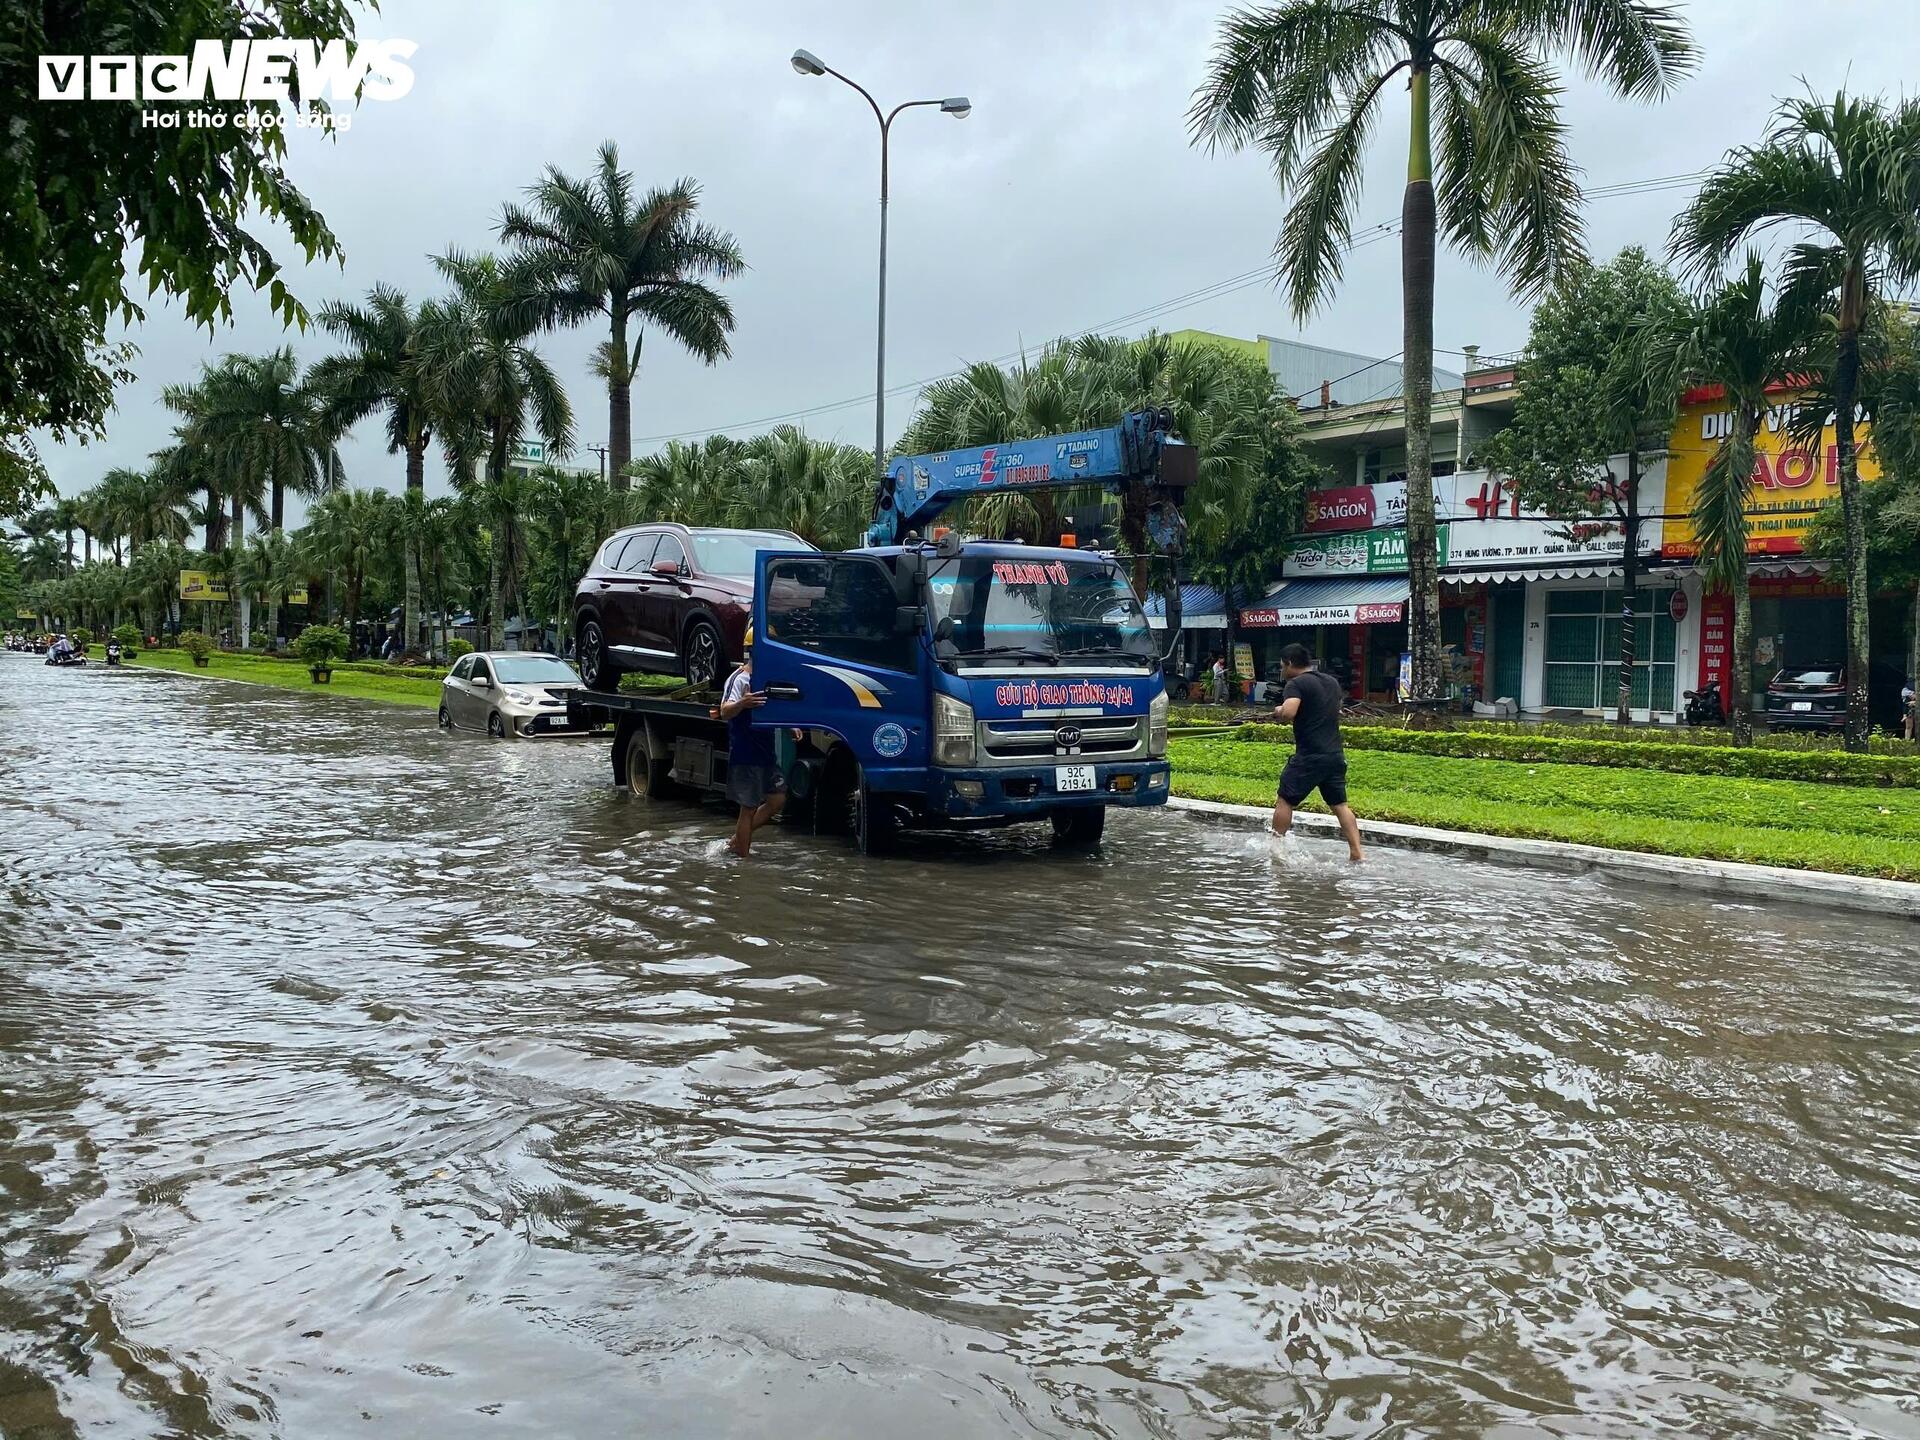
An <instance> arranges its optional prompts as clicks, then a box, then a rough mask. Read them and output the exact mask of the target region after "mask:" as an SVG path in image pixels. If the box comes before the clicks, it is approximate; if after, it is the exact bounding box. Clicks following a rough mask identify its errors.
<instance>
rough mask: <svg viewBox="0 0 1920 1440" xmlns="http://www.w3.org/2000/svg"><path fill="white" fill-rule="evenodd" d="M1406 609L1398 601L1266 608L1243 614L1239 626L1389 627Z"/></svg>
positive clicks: (1245, 611) (1272, 627)
mask: <svg viewBox="0 0 1920 1440" xmlns="http://www.w3.org/2000/svg"><path fill="white" fill-rule="evenodd" d="M1404 608H1405V606H1404V604H1403V603H1402V602H1400V601H1397V600H1396V601H1391V602H1386V603H1381V602H1375V603H1373V604H1369V605H1296V606H1291V607H1289V606H1284V605H1265V606H1262V607H1260V608H1259V609H1256V610H1242V611H1241V612H1240V623H1241V624H1242V625H1244V626H1246V627H1247V628H1248V629H1249V630H1271V629H1275V628H1277V627H1279V626H1282V625H1390V624H1392V623H1393V622H1394V621H1396V620H1398V619H1399V618H1400V613H1401V611H1402V610H1403V609H1404Z"/></svg>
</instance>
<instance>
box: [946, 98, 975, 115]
mask: <svg viewBox="0 0 1920 1440" xmlns="http://www.w3.org/2000/svg"><path fill="white" fill-rule="evenodd" d="M972 109H973V102H972V101H971V100H969V99H967V97H966V96H964V95H955V96H954V97H953V98H952V99H950V100H942V101H941V102H940V113H941V114H942V115H951V116H953V118H954V119H956V120H964V119H966V118H967V115H968V113H969V112H970V111H972Z"/></svg>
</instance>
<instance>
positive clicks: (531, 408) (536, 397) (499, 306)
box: [419, 250, 573, 648]
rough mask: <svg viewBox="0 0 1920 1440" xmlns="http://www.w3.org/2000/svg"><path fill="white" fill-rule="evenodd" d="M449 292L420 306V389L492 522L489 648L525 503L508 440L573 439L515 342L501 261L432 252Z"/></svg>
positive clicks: (547, 386) (461, 481)
mask: <svg viewBox="0 0 1920 1440" xmlns="http://www.w3.org/2000/svg"><path fill="white" fill-rule="evenodd" d="M434 263H435V264H436V265H438V266H439V267H440V270H441V273H442V274H444V275H446V276H447V278H448V279H450V280H452V281H453V284H454V293H453V294H452V295H451V296H448V297H446V298H445V299H442V300H434V301H430V302H428V303H427V304H426V305H425V306H423V307H422V308H421V315H420V341H419V357H420V364H421V365H422V367H423V369H424V371H425V373H426V376H427V389H428V394H429V395H431V396H432V397H433V403H434V405H435V407H436V409H437V410H438V412H439V413H440V414H442V415H445V416H448V417H464V418H463V419H458V420H450V423H449V427H448V429H447V430H446V431H445V432H444V433H443V435H442V440H443V444H444V446H445V448H446V449H447V450H448V469H449V471H450V472H451V473H452V474H453V476H454V478H455V484H456V486H464V487H472V486H474V484H475V482H474V481H473V479H472V477H473V475H474V474H475V471H476V469H478V470H479V471H480V472H481V474H482V476H483V478H482V479H481V480H480V481H479V482H478V486H479V489H480V491H481V492H482V493H483V495H484V498H485V503H486V504H487V506H488V507H489V512H490V518H491V520H492V522H493V529H494V542H495V544H494V549H495V554H494V559H495V565H494V583H493V586H492V600H493V610H492V614H491V615H490V617H489V622H488V623H489V627H490V628H489V638H488V645H489V646H490V647H493V648H497V647H498V645H499V644H500V643H502V642H503V640H504V632H503V630H502V628H501V627H502V624H503V620H504V616H503V615H502V613H501V608H502V605H503V603H504V599H505V596H506V595H507V594H508V593H510V592H512V591H513V590H514V588H515V587H514V582H515V580H516V578H517V575H518V571H517V568H516V566H517V564H518V561H519V559H520V557H522V556H523V555H524V553H525V541H524V537H522V536H521V535H520V534H519V528H520V523H521V518H520V517H521V515H522V514H523V513H524V506H522V505H520V504H519V503H518V500H519V496H518V493H517V492H518V489H519V482H517V481H516V480H514V479H513V478H512V477H510V476H509V474H508V471H507V460H508V458H509V457H510V456H511V455H512V453H513V447H514V446H515V445H516V444H518V443H519V441H520V440H521V439H522V437H523V436H524V435H526V434H527V433H528V431H529V429H531V430H532V431H533V432H535V433H537V434H539V435H540V436H541V437H542V438H543V439H544V440H545V441H546V443H547V445H548V447H549V448H550V449H551V450H553V451H554V452H555V453H558V454H563V455H564V454H565V453H567V451H569V450H570V449H571V448H572V446H573V408H572V406H570V405H569V404H568V403H567V395H566V390H565V389H564V387H562V385H561V384H560V379H559V377H558V376H557V375H555V374H554V372H553V369H552V367H551V366H549V365H548V364H547V362H546V361H545V360H544V359H542V358H541V357H540V355H539V354H538V353H537V352H536V351H535V350H534V349H533V348H532V347H531V346H529V345H527V344H525V343H523V342H524V341H525V339H526V337H527V335H528V334H530V333H531V331H530V330H528V329H524V328H522V326H523V324H524V318H523V316H522V315H521V312H519V311H517V310H516V309H514V308H513V307H512V305H511V295H510V292H509V290H508V288H507V282H506V280H505V278H504V277H503V275H502V273H501V270H500V266H499V265H498V263H497V262H496V261H495V260H494V258H493V257H492V256H491V255H483V256H472V255H466V254H462V253H461V252H459V251H457V250H455V251H449V252H448V253H447V254H446V255H444V256H440V257H438V258H436V260H435V262H434Z"/></svg>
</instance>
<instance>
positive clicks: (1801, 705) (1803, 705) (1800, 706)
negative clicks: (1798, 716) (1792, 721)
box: [1793, 700, 1813, 710]
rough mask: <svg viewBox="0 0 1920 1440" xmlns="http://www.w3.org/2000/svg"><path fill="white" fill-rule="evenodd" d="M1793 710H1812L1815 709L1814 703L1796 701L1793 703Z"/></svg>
mask: <svg viewBox="0 0 1920 1440" xmlns="http://www.w3.org/2000/svg"><path fill="white" fill-rule="evenodd" d="M1793 708H1794V709H1796V710H1811V709H1813V701H1811V700H1796V701H1794V702H1793Z"/></svg>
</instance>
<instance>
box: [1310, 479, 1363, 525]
mask: <svg viewBox="0 0 1920 1440" xmlns="http://www.w3.org/2000/svg"><path fill="white" fill-rule="evenodd" d="M1373 502H1374V487H1373V486H1371V485H1342V486H1338V487H1336V488H1335V489H1332V490H1309V491H1308V492H1307V533H1308V534H1309V535H1321V534H1325V533H1326V532H1327V531H1330V530H1371V529H1372V528H1373V523H1374V521H1373V515H1374V503H1373Z"/></svg>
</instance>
